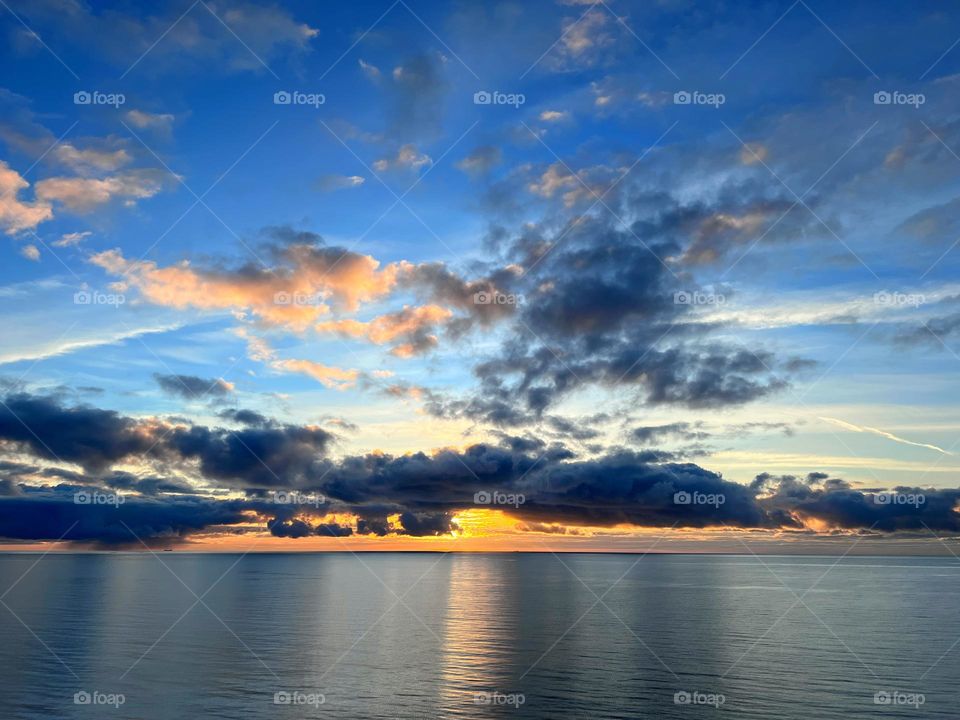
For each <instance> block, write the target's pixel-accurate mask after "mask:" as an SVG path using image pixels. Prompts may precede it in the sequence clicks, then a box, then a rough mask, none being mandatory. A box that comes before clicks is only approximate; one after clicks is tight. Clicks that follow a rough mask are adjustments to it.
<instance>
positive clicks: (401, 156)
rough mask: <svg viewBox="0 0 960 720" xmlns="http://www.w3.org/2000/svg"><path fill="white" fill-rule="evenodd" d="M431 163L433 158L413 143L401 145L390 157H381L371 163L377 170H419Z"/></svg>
mask: <svg viewBox="0 0 960 720" xmlns="http://www.w3.org/2000/svg"><path fill="white" fill-rule="evenodd" d="M432 164H433V159H432V158H431V157H430V156H429V155H426V154H425V153H421V152H420V151H419V150H417V148H416V147H415V146H414V145H411V144H407V145H404V146H403V147H401V148H400V149H399V150H398V151H397V154H396V155H395V156H393V157H392V158H390V157H387V158H381V159H379V160H377V161H375V162H374V163H373V169H374V170H376V171H377V172H386V171H388V170H410V171H416V172H419V171H420V170H421V169H422V168H424V167H428V166H430V165H432Z"/></svg>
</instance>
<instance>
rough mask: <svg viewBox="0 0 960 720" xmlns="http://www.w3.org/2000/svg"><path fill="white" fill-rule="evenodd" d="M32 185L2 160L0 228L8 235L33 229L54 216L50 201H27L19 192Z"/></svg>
mask: <svg viewBox="0 0 960 720" xmlns="http://www.w3.org/2000/svg"><path fill="white" fill-rule="evenodd" d="M29 185H30V183H28V182H27V181H26V180H24V179H23V178H22V177H21V176H20V173H18V172H17V171H16V170H14V169H13V168H11V167H10V166H9V165H7V164H6V163H5V162H3V161H2V160H0V228H2V229H3V230H4V231H5V232H6V233H7V234H8V235H14V234H16V233H18V232H20V231H22V230H32V229H33V228H35V227H36V226H37V225H39V224H40V223H42V222H43V221H44V220H49V219H50V218H52V217H53V211H52V209H51V207H50V204H49V203H45V202H37V203H26V202H22V201H21V200H19V199H17V194H18V193H19V192H20V191H21V190H24V189H25V188H27V187H28V186H29Z"/></svg>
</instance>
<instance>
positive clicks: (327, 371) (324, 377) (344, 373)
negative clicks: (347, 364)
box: [272, 360, 360, 390]
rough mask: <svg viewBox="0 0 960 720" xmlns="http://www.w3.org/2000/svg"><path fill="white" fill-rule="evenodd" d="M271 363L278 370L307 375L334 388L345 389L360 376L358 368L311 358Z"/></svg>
mask: <svg viewBox="0 0 960 720" xmlns="http://www.w3.org/2000/svg"><path fill="white" fill-rule="evenodd" d="M272 365H273V367H275V368H278V369H280V370H289V371H290V372H299V373H303V374H304V375H309V376H310V377H312V378H313V379H314V380H316V381H317V382H320V383H322V384H323V385H325V386H327V387H328V388H333V389H335V390H346V389H347V388H350V387H353V385H354V384H356V382H357V378H359V377H360V372H359V371H358V370H345V369H344V368H338V367H331V366H329V365H323V364H321V363H318V362H313V361H312V360H275V361H274V362H273V363H272Z"/></svg>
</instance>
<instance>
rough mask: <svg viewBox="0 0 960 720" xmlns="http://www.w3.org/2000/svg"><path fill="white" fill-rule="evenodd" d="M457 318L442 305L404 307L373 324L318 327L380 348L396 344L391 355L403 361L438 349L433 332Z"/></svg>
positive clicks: (334, 322) (350, 322)
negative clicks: (365, 340)
mask: <svg viewBox="0 0 960 720" xmlns="http://www.w3.org/2000/svg"><path fill="white" fill-rule="evenodd" d="M452 315H453V313H452V311H450V310H448V309H447V308H443V307H440V306H438V305H424V306H420V307H404V308H403V309H402V310H399V311H397V312H393V313H389V314H386V315H381V316H379V317H376V318H374V319H373V320H371V321H369V322H361V321H359V320H332V321H326V322H321V323H318V324H317V326H316V328H317V330H319V331H321V332H336V333H340V334H341V335H345V336H348V337H355V338H356V337H364V338H366V339H368V340H369V341H370V342H372V343H375V344H377V345H383V344H385V343H393V342H395V341H397V342H396V344H395V345H394V347H393V349H392V350H391V352H392V353H393V354H394V355H397V356H399V357H410V356H412V355H421V354H423V353H424V352H426V351H428V350H431V349H433V348H434V347H436V346H437V337H436V335H434V334H433V332H432V331H433V330H434V329H435V328H436V327H437V326H438V325H440V324H442V323H443V322H445V321H446V320H448V319H449V318H450V317H451V316H452Z"/></svg>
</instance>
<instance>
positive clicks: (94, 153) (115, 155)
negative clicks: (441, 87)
mask: <svg viewBox="0 0 960 720" xmlns="http://www.w3.org/2000/svg"><path fill="white" fill-rule="evenodd" d="M53 155H54V157H55V158H56V159H57V160H58V161H60V162H61V163H63V164H64V165H66V166H67V167H68V168H70V169H71V170H74V171H76V172H79V173H90V172H114V171H116V170H119V169H120V168H122V167H123V166H125V165H129V164H130V162H132V160H133V157H132V156H131V155H130V153H129V152H127V150H126V149H125V148H117V149H115V150H114V149H107V148H95V147H91V148H84V149H82V150H81V149H79V148H77V147H75V146H73V145H71V144H70V143H66V142H62V143H60V144H59V145H57V146H56V147H55V148H54V149H53Z"/></svg>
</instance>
